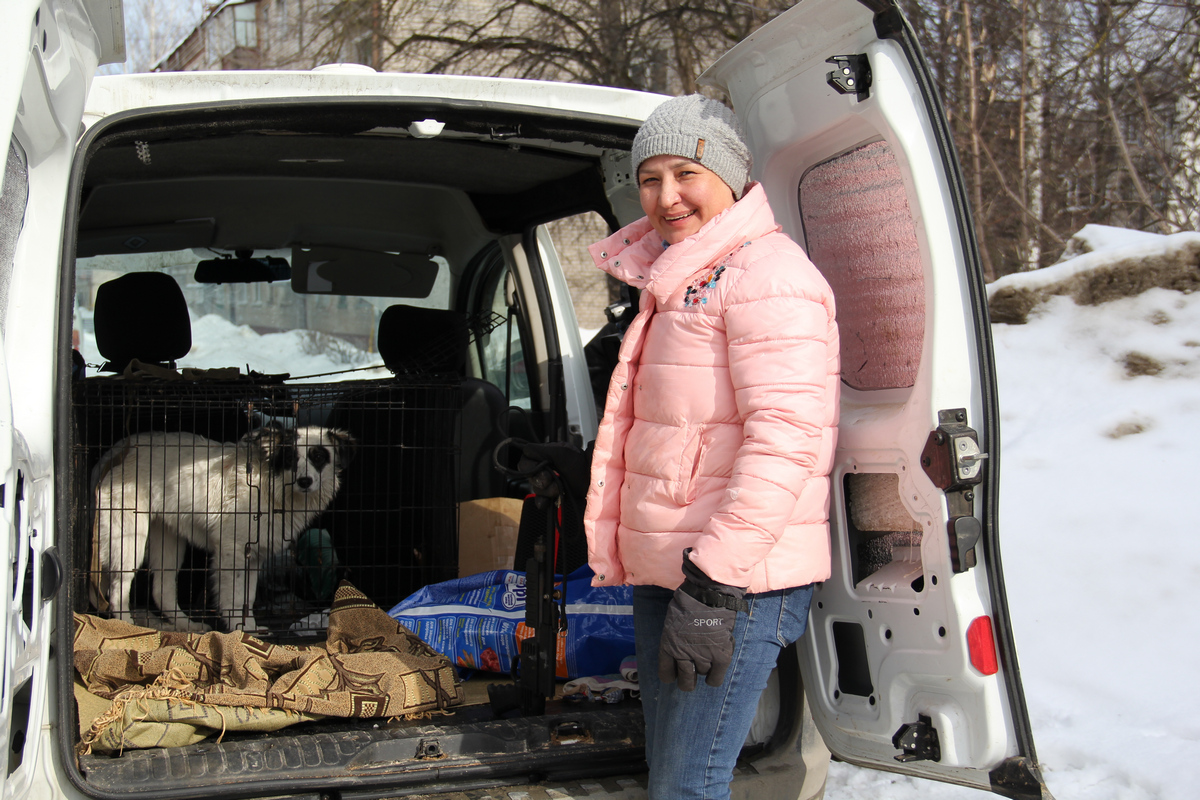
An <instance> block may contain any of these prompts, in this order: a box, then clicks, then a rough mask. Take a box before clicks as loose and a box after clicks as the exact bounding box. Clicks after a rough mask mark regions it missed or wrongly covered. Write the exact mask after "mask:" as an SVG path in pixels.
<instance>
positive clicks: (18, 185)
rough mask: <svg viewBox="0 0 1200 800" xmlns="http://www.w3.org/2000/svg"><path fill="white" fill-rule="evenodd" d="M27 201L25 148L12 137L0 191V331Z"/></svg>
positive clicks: (6, 306) (5, 313) (2, 327)
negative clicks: (1, 190)
mask: <svg viewBox="0 0 1200 800" xmlns="http://www.w3.org/2000/svg"><path fill="white" fill-rule="evenodd" d="M28 201H29V168H28V166H27V165H26V161H25V151H24V150H22V149H21V146H20V145H19V144H17V140H16V139H13V140H12V141H10V142H9V144H8V158H7V160H6V161H5V162H4V189H3V193H2V194H0V334H2V333H4V332H5V330H4V320H5V317H6V316H7V312H8V287H9V284H10V283H11V282H12V271H13V259H14V258H15V257H16V251H17V238H18V237H19V236H20V235H21V226H22V225H23V224H24V222H25V205H26V203H27V202H28Z"/></svg>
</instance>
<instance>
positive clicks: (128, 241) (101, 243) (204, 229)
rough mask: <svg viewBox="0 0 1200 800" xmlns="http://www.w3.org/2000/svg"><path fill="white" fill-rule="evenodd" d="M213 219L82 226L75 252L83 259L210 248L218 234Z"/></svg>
mask: <svg viewBox="0 0 1200 800" xmlns="http://www.w3.org/2000/svg"><path fill="white" fill-rule="evenodd" d="M216 230H217V223H216V220H213V219H196V220H187V221H185V222H167V223H161V224H153V225H138V226H135V227H128V228H95V229H92V230H85V229H80V231H79V240H78V242H77V244H76V248H75V255H76V256H77V257H79V258H86V257H88V256H101V255H110V254H122V255H123V254H126V253H161V252H166V251H171V250H189V249H191V248H194V247H209V246H211V245H212V243H213V237H214V236H215V235H216Z"/></svg>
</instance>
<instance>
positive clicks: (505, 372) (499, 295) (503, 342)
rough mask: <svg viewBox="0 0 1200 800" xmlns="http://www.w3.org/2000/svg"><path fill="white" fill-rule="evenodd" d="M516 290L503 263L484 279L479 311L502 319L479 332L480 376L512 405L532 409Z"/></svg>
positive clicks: (495, 318) (490, 271) (477, 311)
mask: <svg viewBox="0 0 1200 800" xmlns="http://www.w3.org/2000/svg"><path fill="white" fill-rule="evenodd" d="M513 291H514V289H513V281H512V279H511V278H510V277H509V271H508V267H507V266H506V265H504V264H498V265H497V266H495V267H493V268H492V269H490V270H489V271H488V272H487V274H486V275H485V276H484V278H483V281H482V284H481V287H480V291H479V293H478V294H477V298H478V299H477V301H476V302H477V303H478V304H479V307H478V309H477V310H476V313H477V314H478V313H482V314H485V315H486V314H487V313H489V312H490V313H491V315H492V319H493V320H496V321H497V322H499V320H503V322H499V324H497V325H496V327H494V328H492V329H491V330H490V331H488V332H486V333H481V334H480V335H479V348H478V352H479V357H480V365H479V366H480V372H481V373H482V376H481V377H482V378H483V379H484V380H486V381H489V382H491V383H493V384H495V385H496V386H498V387H500V390H501V391H503V392H504V394H505V396H506V397H507V398H508V403H509V405H514V406H518V407H519V408H525V409H530V408H532V407H533V401H532V399H531V394H530V390H529V375H528V373H527V371H526V367H525V349H524V347H523V345H522V342H521V326H520V325H519V324H518V317H517V306H516V303H515V302H514V300H513Z"/></svg>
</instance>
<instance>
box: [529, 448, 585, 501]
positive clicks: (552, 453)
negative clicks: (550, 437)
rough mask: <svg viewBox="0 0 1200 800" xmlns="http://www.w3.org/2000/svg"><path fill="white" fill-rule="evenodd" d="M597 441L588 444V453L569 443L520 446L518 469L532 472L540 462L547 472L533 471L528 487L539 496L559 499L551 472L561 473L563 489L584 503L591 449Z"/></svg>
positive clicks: (559, 474)
mask: <svg viewBox="0 0 1200 800" xmlns="http://www.w3.org/2000/svg"><path fill="white" fill-rule="evenodd" d="M594 446H595V442H593V443H592V444H589V445H588V449H587V450H581V449H579V447H578V446H576V445H573V444H569V443H567V442H546V443H544V444H542V443H537V442H527V443H524V444H522V445H521V446H520V447H521V460H520V461H519V462H517V469H518V470H519V471H521V472H525V473H529V472H532V471H533V470H535V469H536V468H537V466H538V464H539V463H544V464H546V466H547V469H544V470H541V471H539V472H534V473H533V474H532V475H530V477H529V486H530V488H531V489H533V493H534V494H536V495H538V496H539V497H549V498H551V499H553V498H556V497H558V486H557V485H556V484H555V481H554V476H553V475H552V474H550V472H551V470H552V471H553V472H556V473H558V477H559V478H560V479H561V480H562V484H563V488H565V489H566V490H567V491H568V492H569V493H570V494H572V495H573V496H575V497H577V498H579V499H580V500H582V499H583V498H584V497H586V496H587V490H588V481H589V480H590V478H591V470H592V448H593V447H594Z"/></svg>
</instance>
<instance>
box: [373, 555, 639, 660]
mask: <svg viewBox="0 0 1200 800" xmlns="http://www.w3.org/2000/svg"><path fill="white" fill-rule="evenodd" d="M591 580H592V571H591V569H590V568H588V567H586V566H584V567H580V568H579V569H577V570H576V571H575V572H573V573H571V575H569V576H568V577H567V585H566V600H567V606H566V617H567V629H566V631H563V632H561V633H559V635H558V647H557V658H556V661H557V668H556V670H555V672H556V674H557V676H558V677H559V678H561V679H563V680H568V679H573V678H581V677H586V676H589V675H604V674H608V673H614V672H617V670H618V669H619V668H620V666H621V661H622V660H623V659H624V658H626V657H627V656H630V655H632V654H633V649H634V648H633V590H632V588H631V587H629V586H614V587H607V586H605V587H593V586H592V585H591ZM388 614H389V615H390V616H391V617H392V618H393V619H395V620H396V621H397V622H399V623H400V624H402V625H404V626H405V627H406V628H408V629H409V630H411V631H412V632H413V633H415V634H417V636H419V637H420V638H421V639H422V640H423V641H425V642H426V643H428V644H429V645H430V646H431V647H433V648H434V649H435V650H437V651H438V652H440V653H442V654H444V655H445V656H447V657H448V658H449V659H450V660H451V661H453V662H454V663H455V664H456V665H458V666H460V667H466V668H469V669H478V670H483V671H486V672H500V673H508V672H510V671H511V669H512V662H513V659H514V658H515V657H516V656H517V654H518V653H519V652H520V640H521V639H524V638H525V637H526V636H530V635H532V631H531V630H530V629H529V628H528V627H527V626H526V625H525V573H523V572H517V571H515V570H493V571H491V572H481V573H478V574H476V575H470V576H467V577H465V578H459V579H457V580H452V581H446V582H444V583H436V584H433V585H431V586H426V587H425V588H423V589H421V590H420V591H418V592H416V593H414V594H413V595H411V596H410V597H408V598H407V599H406V600H403V601H401V602H400V603H398V604H397V605H396V606H395V607H394V608H392V610H391V611H389V612H388Z"/></svg>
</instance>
